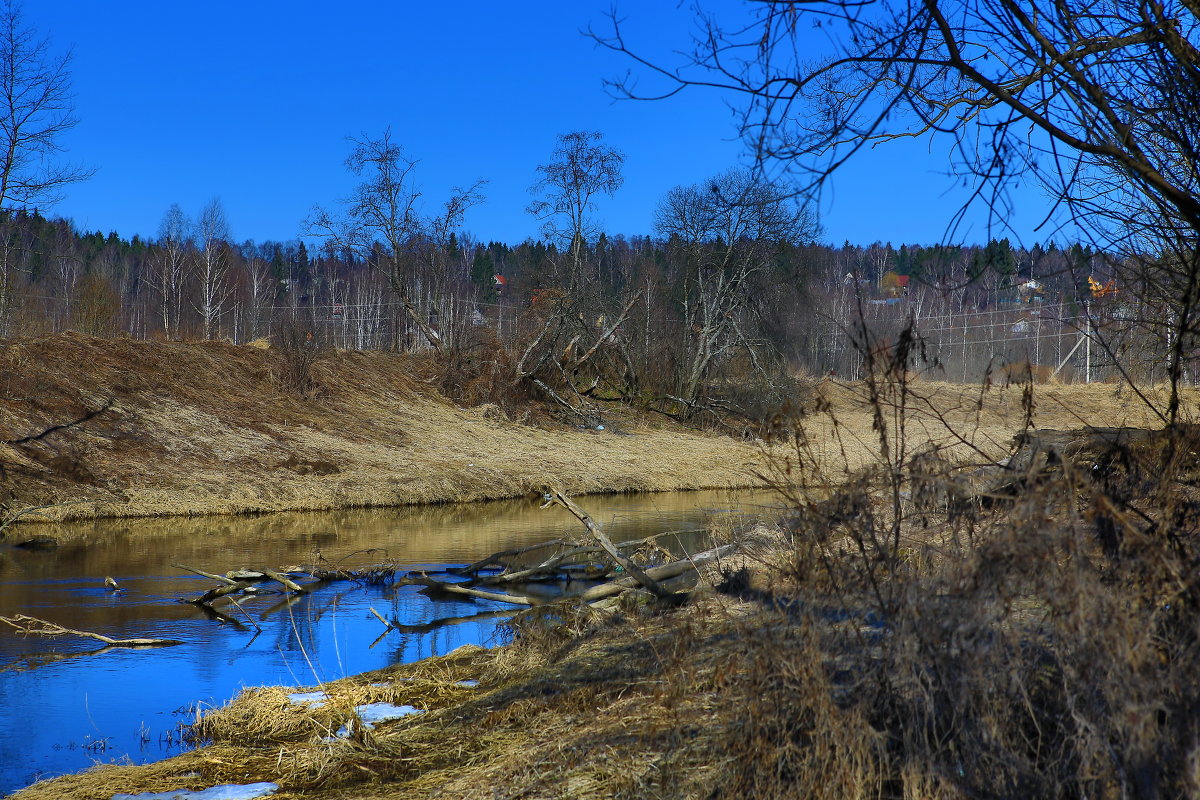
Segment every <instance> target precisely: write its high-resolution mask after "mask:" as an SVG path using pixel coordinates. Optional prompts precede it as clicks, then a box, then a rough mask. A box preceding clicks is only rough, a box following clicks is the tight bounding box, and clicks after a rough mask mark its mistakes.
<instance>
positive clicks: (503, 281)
mask: <svg viewBox="0 0 1200 800" xmlns="http://www.w3.org/2000/svg"><path fill="white" fill-rule="evenodd" d="M492 285H493V286H495V287H496V294H504V290H505V289H507V288H508V278H506V277H504V276H503V275H501V274H500V273H499V272H497V273H496V274H495V275H493V276H492Z"/></svg>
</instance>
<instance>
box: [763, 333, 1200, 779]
mask: <svg viewBox="0 0 1200 800" xmlns="http://www.w3.org/2000/svg"><path fill="white" fill-rule="evenodd" d="M911 353H912V351H910V353H909V354H908V355H904V354H899V355H896V356H894V358H895V361H893V362H892V363H889V364H885V365H884V368H883V369H878V370H875V371H874V373H873V376H872V377H870V378H868V380H867V382H866V383H867V386H866V388H865V391H866V392H867V393H868V395H869V397H870V399H871V403H872V405H873V408H874V420H873V422H874V432H875V435H876V444H877V449H876V457H875V459H874V460H873V462H872V463H868V464H866V465H865V466H864V467H863V468H862V469H859V470H857V471H855V472H854V473H853V474H852V475H850V476H849V478H848V479H847V478H846V476H843V475H834V474H830V472H829V470H828V468H827V466H826V465H827V464H828V458H826V457H825V456H824V454H816V453H814V452H813V448H812V442H813V437H811V436H810V435H809V429H810V428H811V422H812V420H813V418H814V417H813V416H804V415H802V414H796V415H794V416H792V417H790V418H788V419H779V420H777V421H776V430H775V433H776V437H777V439H780V440H786V441H787V442H788V443H789V447H788V450H787V454H786V455H780V456H777V457H776V459H775V460H774V462H773V463H772V465H771V468H770V470H769V477H770V478H771V479H772V481H773V482H774V483H775V484H776V486H777V487H778V488H779V490H780V492H781V493H782V494H783V495H784V496H785V497H787V498H788V500H789V504H790V505H791V507H792V511H791V513H790V514H789V515H788V517H787V518H786V521H785V530H786V534H787V536H788V539H789V541H790V559H789V562H788V563H787V564H786V566H785V567H784V568H783V569H782V570H781V571H780V574H779V575H778V579H777V588H776V590H775V591H774V592H773V593H772V595H771V597H770V599H769V602H771V603H772V604H774V605H775V606H776V607H780V608H786V609H788V610H789V613H790V616H791V618H792V620H793V621H792V622H791V623H790V624H793V625H799V626H801V627H803V628H805V629H809V630H814V631H817V633H816V634H815V636H814V639H813V641H812V642H807V641H806V642H805V643H804V644H803V645H796V646H792V647H788V648H787V650H788V652H786V653H780V654H779V655H778V656H777V665H776V666H774V667H772V666H770V665H769V664H765V663H763V664H760V663H757V662H752V663H751V664H750V666H749V671H750V673H751V674H752V675H757V674H759V673H762V677H761V680H762V681H763V684H764V686H768V685H770V681H771V676H772V674H774V675H776V676H777V677H776V680H778V681H779V682H781V683H782V682H784V681H785V680H786V678H785V677H784V676H785V674H786V671H785V668H784V665H790V664H792V663H793V662H799V661H803V662H810V663H811V662H814V661H819V662H821V663H823V664H825V673H824V675H820V674H818V675H815V676H809V677H808V678H806V679H804V680H801V681H799V682H798V684H797V688H796V689H795V690H794V691H795V692H796V693H798V696H807V695H808V694H810V693H811V692H812V688H811V687H813V686H818V687H819V686H822V684H824V685H825V688H826V689H827V690H828V691H829V692H830V693H831V696H832V697H834V698H836V699H837V702H838V705H839V707H841V708H842V709H844V710H848V711H852V712H854V713H855V714H858V715H861V717H862V718H863V719H865V720H867V721H868V723H869V725H870V728H871V729H872V730H874V731H877V732H878V734H879V736H880V737H881V739H882V742H883V745H882V746H880V747H877V748H875V749H873V750H872V749H869V748H863V747H859V748H857V749H854V750H853V752H856V753H860V754H869V757H870V759H871V763H872V769H871V770H868V771H866V772H864V773H863V774H864V775H869V776H870V777H869V778H864V779H863V780H864V781H867V782H870V781H876V780H877V781H878V784H877V786H878V789H877V790H872V791H870V792H867V793H868V794H870V795H871V796H882V797H922V798H967V797H1114V798H1115V797H1134V798H1151V797H1194V796H1197V795H1198V794H1200V775H1198V773H1197V767H1198V765H1200V684H1198V683H1197V682H1196V680H1195V676H1196V675H1197V674H1200V646H1198V645H1200V641H1198V638H1197V634H1198V633H1200V629H1198V626H1197V622H1196V620H1197V619H1198V618H1200V577H1198V576H1200V573H1198V571H1197V567H1198V566H1200V519H1198V516H1197V515H1198V513H1200V491H1198V486H1197V456H1196V454H1197V452H1200V448H1197V444H1198V440H1197V437H1196V431H1197V428H1196V427H1194V426H1187V425H1179V426H1175V427H1173V428H1169V429H1166V430H1163V431H1159V432H1145V431H1128V430H1126V431H1113V430H1105V429H1081V430H1079V431H1077V432H1074V433H1071V434H1066V433H1062V432H1044V431H1041V432H1039V431H1035V430H1033V424H1034V422H1035V421H1036V418H1037V414H1036V407H1035V394H1034V392H1033V391H1032V387H1029V386H1027V387H1026V390H1025V391H1024V393H1023V399H1022V404H1023V409H1022V410H1023V414H1024V416H1025V419H1026V428H1027V431H1026V433H1025V434H1024V435H1022V436H1018V437H1017V441H1018V443H1023V446H1022V447H1021V448H1020V449H1019V450H1018V451H1017V452H1016V453H1014V454H1013V455H1012V457H1011V458H1010V459H1009V462H1008V467H1007V468H1000V467H992V468H981V467H980V466H979V464H980V462H981V461H983V460H985V459H984V458H983V454H982V453H977V454H976V456H977V457H976V458H974V459H972V458H969V457H964V455H963V453H962V450H961V448H959V450H958V451H957V453H956V454H955V455H953V456H951V455H950V454H949V448H947V449H946V450H943V449H940V448H938V447H931V446H927V445H922V447H921V448H920V449H919V450H917V451H916V452H911V450H912V446H911V443H910V441H909V436H910V433H909V431H908V429H907V428H906V420H907V419H908V415H907V411H908V409H909V408H911V407H913V406H917V405H920V401H921V397H920V393H919V391H918V390H917V389H916V388H915V387H914V386H913V385H912V384H911V383H910V380H911V378H910V376H911V370H910V369H909V367H910V363H906V362H911V359H912V355H911ZM987 391H990V389H988V387H985V388H984V392H985V393H986V392H987ZM807 411H808V412H810V414H811V415H815V417H818V418H819V417H821V416H823V415H824V416H830V415H831V414H833V413H834V412H832V410H831V409H830V408H829V407H820V406H817V407H814V408H810V409H807ZM822 424H823V425H824V426H826V427H828V425H830V424H832V425H834V426H835V427H836V425H837V420H836V419H831V420H827V421H825V422H823V423H822ZM946 428H947V432H948V433H949V434H954V433H955V431H954V426H953V425H951V424H950V423H949V422H947V423H946ZM949 438H950V439H953V438H954V437H953V436H950V437H949ZM959 442H960V443H961V438H960V440H959ZM969 454H970V453H969V451H968V455H969ZM831 486H836V488H835V489H832V490H831V489H829V487H831ZM814 642H815V644H814ZM785 647H787V646H786V645H785ZM787 694H788V693H786V692H785V693H784V695H785V696H787ZM772 702H773V703H774V704H777V705H779V706H780V708H785V707H786V702H785V701H784V700H782V699H776V700H773V701H772ZM791 715H792V712H789V713H787V714H780V715H779V716H778V718H777V720H776V727H777V730H776V729H772V728H771V727H770V726H764V729H765V730H767V731H768V732H770V731H772V730H774V731H775V732H774V734H773V735H774V738H769V740H768V741H767V742H765V743H760V744H758V745H756V750H760V749H761V750H769V749H770V748H771V746H775V747H776V748H778V747H783V746H784V745H785V743H786V742H787V741H791V740H792V739H794V733H791V732H788V731H786V729H785V728H783V727H782V726H781V722H780V721H781V720H783V719H787V718H789V717H790V716H791ZM810 717H811V718H812V719H813V725H812V728H811V730H809V731H807V735H806V736H805V737H803V741H804V742H805V743H806V744H805V747H807V748H808V752H809V753H810V754H811V755H812V756H814V757H818V758H819V757H820V749H819V746H818V745H817V744H816V743H819V742H824V741H826V740H832V741H838V742H842V743H843V746H844V747H846V748H849V747H850V745H851V743H852V742H853V741H856V740H857V739H858V738H859V737H858V735H857V734H852V733H851V732H849V731H847V730H846V729H845V718H844V717H841V716H831V717H828V718H827V719H828V721H823V719H825V718H822V717H821V716H820V715H816V716H812V715H810ZM763 774H764V773H763V771H762V770H761V769H760V770H757V771H756V772H755V775H756V776H757V779H759V780H763V779H765V778H763ZM781 780H782V778H781ZM780 785H782V784H780ZM860 788H862V789H864V790H865V789H866V788H868V787H867V786H866V784H864V786H863V787H860ZM757 793H759V794H762V790H761V789H760V790H758V792H757ZM768 793H769V792H768Z"/></svg>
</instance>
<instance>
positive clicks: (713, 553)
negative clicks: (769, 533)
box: [579, 544, 737, 603]
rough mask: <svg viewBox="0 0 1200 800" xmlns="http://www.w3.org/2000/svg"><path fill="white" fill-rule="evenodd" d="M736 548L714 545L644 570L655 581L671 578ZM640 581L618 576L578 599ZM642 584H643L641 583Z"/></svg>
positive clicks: (614, 591)
mask: <svg viewBox="0 0 1200 800" xmlns="http://www.w3.org/2000/svg"><path fill="white" fill-rule="evenodd" d="M736 549H737V545H736V544H724V545H721V546H720V547H714V548H712V549H711V550H705V551H704V552H703V553H697V554H696V555H694V556H690V557H688V558H683V559H680V560H679V561H672V562H671V563H670V564H663V565H662V566H660V567H651V568H650V569H648V570H646V574H647V575H648V576H649V577H650V578H651V579H653V580H655V581H665V580H669V579H671V578H674V577H677V576H679V575H683V574H684V573H686V572H689V571H691V570H698V569H699V568H700V567H702V566H704V565H705V564H707V563H709V562H710V561H716V560H718V559H721V558H724V557H725V556H727V555H731V554H732V553H733V552H734V551H735V550H736ZM639 583H641V582H640V581H638V580H637V579H636V578H634V577H633V576H632V575H630V576H629V577H626V578H619V579H617V580H615V581H609V582H608V583H602V584H600V585H599V586H593V587H592V588H590V589H588V590H587V591H585V592H584V593H583V594H581V595H580V596H579V599H580V600H582V601H583V602H585V603H591V602H594V601H596V600H603V599H604V598H606V597H611V596H613V595H616V594H620V593H621V592H623V591H625V590H626V589H633V588H636V587H637V586H638V584H639ZM642 585H644V584H642Z"/></svg>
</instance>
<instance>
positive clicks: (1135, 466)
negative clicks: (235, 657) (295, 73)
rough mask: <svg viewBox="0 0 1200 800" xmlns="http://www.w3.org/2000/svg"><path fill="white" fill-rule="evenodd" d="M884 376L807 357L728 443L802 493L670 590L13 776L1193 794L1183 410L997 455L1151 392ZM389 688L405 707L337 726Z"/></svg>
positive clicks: (99, 793)
mask: <svg viewBox="0 0 1200 800" xmlns="http://www.w3.org/2000/svg"><path fill="white" fill-rule="evenodd" d="M369 358H373V356H370V357H369ZM362 377H363V378H365V377H366V374H364V375H363V376H362ZM395 391H396V392H397V394H398V392H399V388H398V387H397V389H396V390H395ZM888 391H889V392H893V393H892V395H891V398H892V400H893V401H895V402H889V401H887V400H886V399H884V400H880V401H879V402H878V403H876V404H872V403H871V402H870V399H871V398H870V391H869V388H868V387H863V386H861V385H845V384H836V383H832V382H830V383H825V384H822V385H820V386H818V387H817V388H816V396H815V397H814V399H813V400H812V402H810V403H809V404H807V405H806V406H805V409H804V410H805V415H804V416H803V420H804V425H803V428H802V429H795V428H788V427H784V428H783V430H781V431H780V433H782V434H784V435H783V436H781V437H779V438H778V439H777V441H778V442H780V443H779V444H777V445H775V446H773V447H772V448H765V447H762V446H759V447H757V448H756V447H754V446H751V445H740V444H737V443H731V445H736V446H737V447H739V448H746V449H745V450H742V451H741V452H748V451H750V450H754V451H755V452H757V453H758V454H759V457H761V458H762V459H763V465H764V467H763V468H764V469H765V471H766V472H767V474H769V475H773V476H774V479H775V481H776V483H777V485H778V488H780V489H782V490H784V491H785V492H788V493H789V496H790V497H791V499H792V501H793V502H792V509H791V511H790V513H789V514H788V515H787V516H785V517H784V518H783V519H782V520H781V522H780V523H779V525H778V526H776V527H774V528H768V529H765V530H758V531H756V532H752V533H751V534H749V535H747V534H746V533H745V532H737V531H732V532H730V534H731V535H732V536H733V537H734V538H735V540H737V541H739V543H740V544H741V545H742V547H743V552H744V556H743V557H742V558H740V559H737V560H734V559H723V560H722V563H720V564H719V565H718V566H716V567H714V568H713V569H712V570H710V571H708V573H707V575H706V576H705V577H706V579H707V580H706V582H705V583H704V584H702V585H701V587H700V588H699V589H698V590H696V591H694V592H693V593H692V594H691V596H690V597H688V598H687V599H686V601H684V602H681V603H675V602H670V603H655V602H652V601H649V600H648V599H647V598H646V596H645V595H644V594H639V593H637V592H630V593H628V594H626V595H624V596H622V598H621V600H620V601H619V602H617V603H616V604H615V607H613V608H608V609H605V610H600V609H593V608H587V607H577V606H568V605H560V606H555V607H553V608H552V609H551V610H550V611H549V612H548V613H547V612H545V611H544V610H543V609H534V611H532V612H530V613H529V614H527V615H526V616H525V617H524V618H523V619H522V620H520V621H518V622H517V623H516V625H515V627H514V629H513V630H514V634H513V642H512V643H511V644H509V645H507V646H505V647H501V648H495V649H489V650H483V649H475V648H471V649H466V650H459V651H456V652H455V653H452V654H451V655H449V656H445V657H442V658H439V659H430V660H426V661H423V662H419V663H416V664H408V665H397V666H395V667H389V668H386V669H383V670H379V671H375V672H370V673H365V674H362V675H356V676H353V677H349V678H345V679H343V680H340V681H330V682H327V683H323V684H321V685H319V686H314V687H311V688H312V689H313V690H314V691H320V692H323V693H324V695H325V696H324V697H323V698H321V699H320V700H319V705H317V704H310V703H309V702H308V701H307V700H306V699H303V698H302V699H297V698H294V697H289V692H288V691H286V690H282V689H279V688H269V687H268V688H262V689H249V690H247V692H246V693H244V694H243V695H242V696H241V697H239V698H238V699H236V700H235V701H233V702H232V703H231V704H230V705H228V706H227V707H225V708H222V709H218V710H216V711H214V712H212V713H211V715H210V716H208V717H207V718H206V719H205V720H204V721H202V723H201V725H200V727H199V728H198V732H200V733H201V734H203V735H204V736H206V737H208V739H210V740H211V744H208V745H207V746H205V747H202V748H199V749H197V750H195V751H192V752H189V753H185V754H183V755H181V756H179V757H177V758H173V759H169V760H167V761H163V762H160V763H157V764H151V765H147V766H144V767H126V766H105V767H101V768H98V769H96V770H94V771H91V772H88V773H83V774H80V775H73V776H66V777H63V778H58V779H54V780H52V781H48V782H45V783H43V784H38V785H35V786H33V787H30V788H29V789H27V790H24V791H23V792H21V793H19V794H18V795H17V797H19V798H21V800H42V799H43V798H51V797H53V798H85V797H86V798H97V797H111V796H112V795H113V794H114V793H117V792H130V791H164V790H169V789H175V788H178V787H180V786H190V787H194V788H202V787H205V786H212V785H215V784H222V783H243V784H244V783H253V782H258V781H272V782H275V783H277V784H279V785H280V786H281V787H282V789H281V791H280V793H279V794H277V795H275V796H277V797H282V798H292V800H333V798H343V799H347V798H354V799H355V800H373V799H374V798H380V800H382V798H384V797H395V796H398V795H401V794H402V795H404V796H406V797H434V796H437V797H449V798H476V797H478V798H485V797H493V796H495V795H496V794H503V795H506V796H517V797H530V798H541V797H563V796H567V797H580V798H593V797H595V798H600V797H647V796H662V797H713V798H717V797H730V798H733V797H739V798H740V797H783V796H804V797H814V798H830V799H831V800H832V798H847V797H872V798H877V797H880V796H911V797H923V798H930V800H934V799H940V798H946V800H950V799H951V798H953V799H954V800H959V799H960V798H966V797H975V796H980V795H982V794H988V793H993V794H997V795H1001V796H1014V797H1015V796H1060V795H1062V796H1066V795H1074V794H1086V795H1088V796H1097V797H1110V796H1122V795H1123V794H1132V793H1133V789H1134V784H1136V785H1137V786H1152V787H1157V788H1156V789H1155V791H1158V790H1161V791H1160V792H1159V793H1161V794H1163V795H1170V796H1190V795H1192V794H1195V792H1196V791H1197V790H1200V776H1198V775H1197V774H1196V773H1195V764H1196V763H1197V761H1196V752H1195V749H1194V742H1195V741H1197V739H1196V735H1195V733H1196V730H1195V720H1196V717H1195V714H1194V713H1192V709H1194V708H1196V707H1198V704H1200V699H1198V698H1197V696H1196V690H1195V681H1194V675H1195V674H1196V671H1197V669H1200V664H1198V663H1197V652H1198V651H1197V650H1196V648H1194V647H1193V646H1192V644H1194V642H1193V641H1192V638H1191V637H1192V631H1194V624H1193V623H1194V619H1195V615H1196V613H1197V610H1198V609H1200V591H1198V590H1197V586H1196V584H1195V582H1194V581H1193V582H1188V583H1186V584H1185V583H1183V582H1181V581H1180V580H1179V579H1178V576H1180V575H1187V574H1194V567H1195V564H1196V563H1197V560H1196V556H1195V553H1196V531H1197V530H1200V525H1198V524H1197V522H1198V520H1197V516H1196V515H1197V509H1198V508H1200V505H1197V503H1196V502H1195V498H1196V497H1197V494H1196V481H1195V476H1196V475H1198V474H1200V470H1198V469H1197V466H1196V463H1195V462H1196V455H1195V454H1196V453H1197V452H1200V448H1197V446H1196V442H1195V440H1194V433H1195V431H1194V430H1189V429H1180V430H1178V431H1176V432H1174V433H1173V434H1172V435H1171V436H1170V437H1166V436H1163V437H1150V438H1142V439H1138V440H1137V441H1136V442H1132V440H1130V441H1126V442H1124V443H1122V442H1121V441H1119V440H1114V441H1113V445H1114V447H1113V448H1112V449H1106V448H1104V447H1100V449H1099V450H1097V449H1096V447H1095V446H1093V447H1092V449H1091V450H1089V451H1087V452H1086V453H1084V455H1082V456H1080V460H1079V462H1078V463H1077V464H1072V463H1071V461H1070V459H1069V458H1066V459H1063V458H1058V457H1055V458H1042V459H1034V458H1030V459H1028V460H1027V461H1024V462H1020V463H1021V465H1020V469H1019V470H1013V473H1014V474H1013V475H1010V476H1009V478H1011V480H1006V481H1000V482H996V481H992V480H990V479H980V478H979V477H978V476H979V473H980V470H979V469H978V467H979V465H980V464H984V463H988V462H990V461H994V460H995V459H996V458H998V457H1000V456H1002V455H1005V454H1006V453H1008V452H1010V447H1011V444H1010V443H1011V437H1012V435H1013V434H1014V433H1016V432H1017V431H1019V430H1021V429H1022V428H1023V427H1026V426H1027V425H1033V426H1036V427H1056V428H1079V427H1081V426H1083V425H1088V424H1103V425H1144V426H1150V427H1155V426H1154V416H1153V414H1152V413H1151V412H1150V411H1149V410H1148V409H1147V407H1146V405H1145V404H1144V403H1143V402H1142V400H1141V399H1139V398H1138V397H1136V396H1135V395H1134V394H1133V393H1132V392H1131V390H1130V389H1129V388H1128V387H1123V386H1121V385H1094V386H1082V387H1073V386H1050V387H1044V388H1039V389H1038V390H1037V391H1035V392H1033V393H1032V394H1028V393H1026V392H1025V391H1024V390H1023V389H1022V387H1015V386H1014V387H1000V386H994V387H989V388H988V389H987V390H986V391H981V390H979V389H977V388H971V387H961V386H953V385H949V384H938V383H925V382H918V383H917V384H915V385H914V386H911V387H909V388H908V391H905V392H899V393H897V392H896V391H895V390H894V389H891V388H889V389H888ZM415 394H417V395H418V399H417V400H416V401H414V402H427V401H425V400H420V399H419V393H415ZM1194 399H1195V398H1194V396H1191V395H1189V398H1188V402H1189V403H1192V402H1194ZM434 400H435V401H436V398H434ZM898 404H902V405H898ZM371 408H379V406H377V405H372V406H371ZM455 413H468V414H469V413H472V412H462V411H461V410H459V411H456V412H455ZM485 419H486V417H485ZM488 422H489V424H496V425H501V426H502V425H507V424H514V426H515V427H518V428H519V427H536V426H526V425H522V423H511V422H510V423H496V422H495V421H494V420H488ZM901 423H902V424H901ZM414 424H415V423H414ZM880 429H884V430H886V432H887V436H885V437H881V435H880ZM475 430H482V429H475ZM537 430H539V431H542V432H544V433H548V434H550V435H555V436H556V435H558V434H560V433H563V432H562V431H560V430H556V429H554V428H551V427H549V426H544V427H537ZM648 430H654V429H653V428H651V429H648ZM569 433H571V434H572V435H573V436H582V437H587V438H589V439H594V438H595V437H597V436H599V435H601V434H603V433H604V432H600V431H597V432H596V433H591V432H574V431H570V432H569ZM608 433H609V434H610V435H612V436H614V437H617V436H622V433H631V434H632V435H631V436H623V437H622V438H625V439H628V438H636V437H637V436H638V435H639V434H638V433H637V429H632V430H630V431H624V432H622V431H620V427H619V426H618V430H617V431H616V432H613V431H608ZM431 435H432V434H431ZM688 435H692V434H688ZM699 438H706V437H699ZM491 441H495V440H491ZM559 441H563V440H559ZM1131 442H1132V443H1131ZM1164 442H1169V446H1164ZM930 444H937V445H941V446H942V447H941V449H940V452H937V453H934V452H931V451H930V450H929V448H928V445H930ZM1093 445H1096V442H1095V441H1093ZM460 446H461V445H460ZM1063 452H1064V453H1065V452H1067V450H1064V451H1063ZM1070 452H1075V451H1074V450H1072V451H1070ZM1079 452H1083V451H1079ZM881 453H886V454H887V456H886V458H887V459H892V460H890V461H888V460H886V459H885V457H884V456H882V455H881ZM918 454H920V455H921V457H920V458H913V456H915V455H918ZM662 463H670V462H669V460H667V459H664V460H663V462H662ZM741 466H742V467H743V468H745V467H746V464H742V465H741ZM753 466H754V465H753V463H752V464H751V467H752V468H753ZM881 466H884V467H887V466H890V467H892V468H891V469H880V468H879V467H881ZM991 469H993V470H994V469H997V468H996V467H994V466H993V467H991ZM330 474H331V475H336V474H338V473H330ZM990 474H992V473H986V475H990ZM986 475H985V478H986ZM1164 476H1167V477H1169V478H1171V479H1170V480H1164V479H1163V478H1164ZM326 477H327V476H326ZM814 487H820V489H821V491H819V492H812V491H810V490H811V489H812V488H814ZM814 496H816V497H817V498H819V499H814ZM476 682H477V683H476ZM380 702H383V703H389V704H394V705H402V706H412V707H413V708H414V709H416V710H417V711H419V712H420V713H417V714H411V715H409V716H406V717H403V718H401V719H396V720H392V721H388V722H383V723H380V724H379V725H378V726H377V727H376V728H374V729H371V730H367V729H364V728H362V727H357V728H355V730H354V732H352V733H351V735H349V736H345V737H338V736H336V735H334V734H335V733H336V732H337V730H338V729H339V728H340V726H341V725H342V723H344V722H348V721H351V720H352V718H353V716H354V714H355V711H354V709H356V708H357V707H359V706H362V705H365V704H369V703H380ZM1152 793H1153V792H1152Z"/></svg>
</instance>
